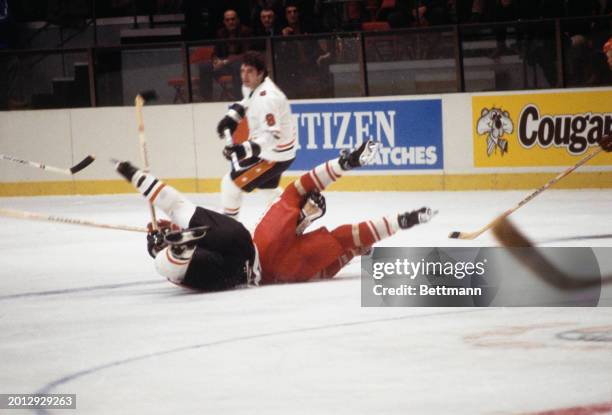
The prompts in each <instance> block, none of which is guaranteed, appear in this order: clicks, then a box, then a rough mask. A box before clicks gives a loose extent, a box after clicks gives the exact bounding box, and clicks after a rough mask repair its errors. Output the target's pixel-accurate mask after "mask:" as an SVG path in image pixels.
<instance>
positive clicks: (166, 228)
mask: <svg viewBox="0 0 612 415" xmlns="http://www.w3.org/2000/svg"><path fill="white" fill-rule="evenodd" d="M157 228H158V230H154V229H153V225H152V224H151V222H149V223H148V224H147V231H148V233H147V252H149V255H151V257H153V258H155V257H156V256H157V254H158V253H159V251H161V250H162V249H164V248H165V247H166V246H168V243H167V242H166V241H165V236H166V234H167V233H168V232H172V231H177V230H179V227H178V226H177V225H174V224H173V223H172V222H170V221H169V220H166V219H158V220H157Z"/></svg>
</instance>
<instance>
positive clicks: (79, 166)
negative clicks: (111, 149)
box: [70, 154, 96, 174]
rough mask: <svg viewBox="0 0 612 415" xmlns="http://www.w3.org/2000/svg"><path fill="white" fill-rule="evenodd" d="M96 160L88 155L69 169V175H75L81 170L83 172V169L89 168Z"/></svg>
mask: <svg viewBox="0 0 612 415" xmlns="http://www.w3.org/2000/svg"><path fill="white" fill-rule="evenodd" d="M95 159H96V158H95V157H94V156H92V155H91V154H90V155H88V156H87V157H85V158H84V159H83V160H81V161H80V162H78V163H77V164H75V165H74V166H72V167H70V173H71V174H76V173H78V172H80V171H81V170H83V169H84V168H85V167H87V166H89V165H90V164H91V163H93V162H94V160H95Z"/></svg>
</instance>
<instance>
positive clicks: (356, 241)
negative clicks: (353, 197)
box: [332, 216, 400, 249]
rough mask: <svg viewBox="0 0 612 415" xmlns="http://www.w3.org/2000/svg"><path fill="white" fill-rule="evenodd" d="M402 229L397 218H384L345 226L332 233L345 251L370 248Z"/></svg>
mask: <svg viewBox="0 0 612 415" xmlns="http://www.w3.org/2000/svg"><path fill="white" fill-rule="evenodd" d="M399 229H400V227H399V224H398V221H397V216H383V217H382V218H379V219H374V220H368V221H365V222H359V223H355V224H353V225H343V226H340V227H338V228H336V229H334V230H333V231H332V234H333V235H334V236H335V237H336V239H338V241H339V242H340V243H341V244H342V246H343V247H344V248H345V249H351V248H359V247H369V246H372V245H374V244H375V243H377V242H379V241H381V240H383V239H385V238H388V237H389V236H391V235H393V234H395V233H396V232H397V231H398V230H399Z"/></svg>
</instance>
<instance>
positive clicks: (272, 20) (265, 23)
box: [252, 7, 280, 51]
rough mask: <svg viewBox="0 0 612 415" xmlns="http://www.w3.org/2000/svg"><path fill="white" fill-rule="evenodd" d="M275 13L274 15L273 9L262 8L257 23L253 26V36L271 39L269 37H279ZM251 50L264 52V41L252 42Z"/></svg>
mask: <svg viewBox="0 0 612 415" xmlns="http://www.w3.org/2000/svg"><path fill="white" fill-rule="evenodd" d="M277 21H278V20H277V18H276V13H274V10H273V9H270V8H267V7H264V8H262V9H261V11H260V12H259V21H258V22H257V24H256V25H255V26H254V29H253V36H256V37H259V38H261V37H271V36H279V35H280V27H279V24H278V22H277ZM252 49H254V50H259V51H265V50H266V40H265V39H257V40H255V41H253V44H252Z"/></svg>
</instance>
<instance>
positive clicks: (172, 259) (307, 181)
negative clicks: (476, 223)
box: [116, 141, 437, 291]
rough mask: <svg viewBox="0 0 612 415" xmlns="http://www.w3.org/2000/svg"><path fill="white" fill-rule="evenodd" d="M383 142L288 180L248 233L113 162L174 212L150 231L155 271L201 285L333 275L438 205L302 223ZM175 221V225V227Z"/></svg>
mask: <svg viewBox="0 0 612 415" xmlns="http://www.w3.org/2000/svg"><path fill="white" fill-rule="evenodd" d="M379 146H380V144H379V143H377V142H375V141H368V142H365V143H363V144H362V145H361V146H360V147H359V148H358V149H356V150H353V151H352V152H348V151H347V152H345V153H343V154H342V155H341V156H340V157H339V158H337V159H334V160H330V161H328V162H326V163H323V164H321V165H319V166H317V167H315V168H314V169H312V170H310V171H309V172H308V173H306V174H304V175H303V176H301V177H300V178H299V179H298V180H296V181H294V182H293V183H292V184H290V185H289V186H288V187H287V188H286V189H285V191H284V192H283V194H282V195H281V196H280V198H279V199H277V200H276V201H275V202H274V203H273V204H272V205H271V206H270V208H269V209H268V211H267V213H266V214H265V216H264V217H263V218H262V219H261V221H260V222H259V224H258V225H257V227H256V229H255V231H254V235H253V237H251V235H250V233H249V232H248V230H247V229H246V228H245V227H244V226H243V225H242V224H241V223H239V222H238V221H236V220H234V219H232V218H230V217H227V216H225V215H222V214H220V213H217V212H214V211H212V210H209V209H206V208H203V207H201V206H196V205H195V204H193V203H192V202H190V201H189V200H187V199H186V198H185V197H184V196H183V195H182V194H180V193H179V192H178V191H177V190H175V189H174V188H172V187H171V186H168V185H166V184H165V183H163V182H162V181H160V180H159V179H157V178H156V177H154V176H152V175H151V174H149V173H145V172H143V171H141V170H138V169H137V168H135V167H134V166H132V165H131V164H130V163H129V162H127V161H124V162H118V163H117V164H116V170H117V171H118V172H119V174H121V175H122V176H123V177H125V178H126V179H127V180H128V181H130V182H131V183H132V184H133V185H134V186H135V187H136V188H137V189H138V191H139V192H141V193H142V194H143V195H144V196H145V197H146V198H147V199H148V200H149V201H150V202H151V203H153V204H154V205H155V206H157V207H159V208H160V209H161V210H162V211H164V212H165V213H166V214H167V215H168V216H169V217H170V219H171V223H170V222H167V221H165V222H163V221H162V226H161V228H160V229H161V230H160V231H157V232H153V231H152V232H151V233H149V235H148V238H147V239H148V248H149V253H150V254H151V256H153V257H154V258H155V265H156V268H157V270H158V272H159V273H160V274H161V275H162V276H164V277H166V278H167V279H168V280H169V281H171V282H173V283H175V284H178V285H182V286H186V287H190V288H194V289H198V290H203V291H218V290H225V289H231V288H234V287H237V286H243V285H260V284H271V283H278V282H296V281H308V280H312V279H317V278H332V277H333V276H334V275H336V274H337V273H338V271H340V269H342V267H343V266H344V265H346V264H347V263H348V262H349V261H350V260H351V259H352V258H353V257H354V256H356V255H361V254H362V253H363V252H365V251H367V250H368V249H369V248H370V247H371V246H372V245H373V244H375V243H376V242H378V241H380V240H382V239H384V238H387V237H389V236H391V235H393V234H394V233H395V232H397V231H398V230H400V229H409V228H411V227H412V226H414V225H417V224H420V223H425V222H428V221H429V220H430V219H431V218H432V217H433V216H434V215H435V214H436V213H437V212H436V211H433V210H432V209H430V208H425V207H423V208H421V209H418V210H415V211H412V212H406V213H401V214H399V215H392V216H385V217H381V218H378V219H374V220H369V221H365V222H360V223H355V224H348V225H341V226H339V227H337V228H335V229H334V230H332V231H329V230H328V229H327V228H325V227H322V228H319V229H317V230H314V231H312V232H305V229H306V228H307V227H308V226H309V225H310V224H311V223H312V222H313V221H314V220H316V219H318V218H320V217H321V216H323V215H324V214H325V199H324V197H323V195H322V194H321V193H320V192H321V191H322V190H323V189H325V187H327V186H328V185H330V184H331V183H333V182H334V181H336V180H337V179H339V178H340V177H341V176H342V174H343V173H344V172H345V171H347V170H350V169H353V168H355V167H360V166H363V165H365V164H368V163H369V162H370V161H372V159H373V158H374V157H375V155H376V152H377V151H378V148H379ZM172 225H175V227H174V228H173V226H172Z"/></svg>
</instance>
